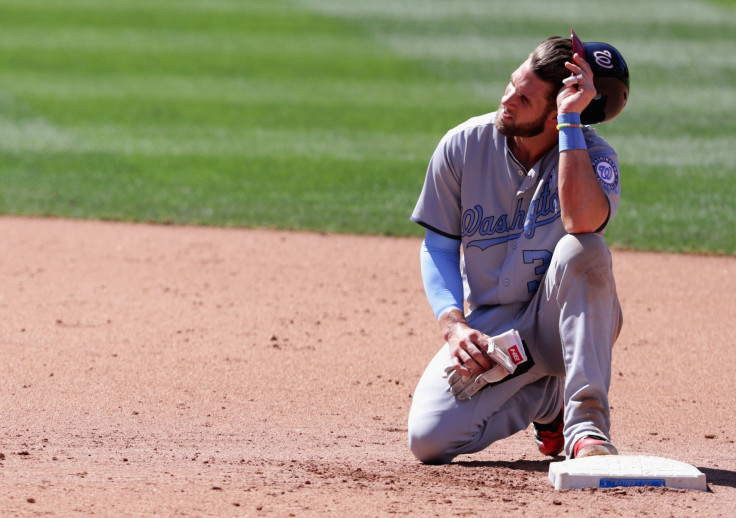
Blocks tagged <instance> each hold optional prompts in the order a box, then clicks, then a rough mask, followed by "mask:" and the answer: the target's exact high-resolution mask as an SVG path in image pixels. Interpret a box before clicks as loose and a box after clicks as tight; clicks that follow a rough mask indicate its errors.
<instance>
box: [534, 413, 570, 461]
mask: <svg viewBox="0 0 736 518" xmlns="http://www.w3.org/2000/svg"><path fill="white" fill-rule="evenodd" d="M563 410H564V409H562V410H560V413H559V414H557V417H555V419H554V421H552V422H551V423H547V424H539V423H532V424H533V425H534V442H536V443H537V446H538V447H539V451H540V452H541V453H542V455H549V456H550V457H555V456H557V455H559V454H560V452H562V450H564V449H565V437H564V436H563V435H562V428H563V426H564V424H565V421H564V417H563Z"/></svg>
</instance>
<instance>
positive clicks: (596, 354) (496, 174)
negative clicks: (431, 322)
mask: <svg viewBox="0 0 736 518" xmlns="http://www.w3.org/2000/svg"><path fill="white" fill-rule="evenodd" d="M628 91H629V73H628V67H627V66H626V63H625V61H624V59H623V57H622V56H621V54H620V53H619V52H618V51H617V50H616V49H615V48H614V47H612V46H611V45H608V44H606V43H585V44H583V43H582V42H580V40H579V39H577V36H575V34H574V33H572V37H571V38H561V37H551V38H548V39H545V40H544V41H542V42H541V43H540V44H539V45H538V46H537V48H536V49H534V51H533V52H532V53H531V54H530V56H529V58H528V59H526V60H525V61H524V62H523V63H522V64H521V66H519V68H517V69H516V70H515V71H513V73H512V74H511V77H510V79H509V82H508V86H507V87H506V91H505V93H504V95H503V97H502V98H501V104H500V106H499V107H498V109H497V110H496V111H495V112H493V113H489V114H486V115H481V116H478V117H474V118H472V119H470V120H468V121H467V122H465V123H463V124H461V125H459V126H457V127H456V128H454V129H452V130H450V131H449V132H448V133H447V134H446V135H445V136H444V137H443V138H442V140H441V141H440V143H439V145H438V146H437V148H436V150H435V152H434V154H433V156H432V158H431V160H430V163H429V167H428V170H427V175H426V179H425V182H424V187H423V189H422V192H421V195H420V197H419V200H418V202H417V204H416V207H415V209H414V212H413V214H412V218H411V219H412V221H415V222H416V223H418V224H420V225H422V226H423V227H424V228H425V238H424V241H423V243H422V248H421V253H420V257H421V271H422V279H423V282H424V287H425V291H426V294H427V298H428V299H429V302H430V305H431V307H432V309H433V311H434V313H435V315H436V317H437V319H438V321H439V326H440V332H441V334H442V337H443V340H444V341H445V344H444V346H443V347H442V348H441V349H440V350H439V352H438V353H437V354H436V355H435V357H434V358H433V359H432V361H431V362H430V363H429V365H428V366H427V368H426V370H425V371H424V373H423V375H422V377H421V379H420V380H419V383H418V385H417V387H416V391H415V394H414V397H413V400H412V406H411V411H410V413H409V423H408V431H409V446H410V448H411V451H412V452H413V453H414V455H415V456H416V457H417V458H418V459H419V460H420V461H422V462H425V463H432V464H440V463H448V462H451V461H452V460H453V459H454V458H455V457H456V456H457V455H460V454H468V453H473V452H477V451H480V450H482V449H484V448H486V447H488V446H489V445H490V444H492V443H494V442H495V441H497V440H499V439H503V438H505V437H509V436H510V435H512V434H514V433H516V432H519V431H521V430H524V429H526V428H527V427H528V426H529V424H530V423H533V425H534V437H535V441H536V443H537V445H538V447H539V450H540V451H541V452H542V453H543V454H545V455H550V456H556V455H559V454H560V453H561V452H562V451H563V450H564V452H565V454H566V456H567V457H568V458H578V457H585V456H589V455H615V454H617V451H616V448H614V446H613V444H611V441H610V407H609V402H608V390H609V386H610V381H611V352H612V348H613V344H614V342H615V340H616V338H617V337H618V334H619V332H620V330H621V325H622V314H621V308H620V304H619V300H618V296H617V294H616V286H615V282H614V278H613V272H612V265H611V254H610V252H609V250H608V248H607V246H606V244H605V242H604V240H603V237H602V234H603V232H604V230H605V228H606V225H607V224H608V223H609V222H610V220H611V218H612V217H613V216H614V214H615V213H616V209H617V207H618V203H619V197H620V192H621V187H620V181H619V164H618V158H617V155H616V153H615V152H614V150H613V149H612V148H611V146H610V145H609V144H608V143H607V142H606V141H605V140H604V139H603V138H601V137H600V136H599V135H598V134H597V132H596V130H595V129H593V128H592V127H591V124H596V123H600V122H604V121H608V120H611V119H612V118H614V117H616V116H617V115H618V114H619V113H620V112H621V110H622V109H623V107H624V106H625V104H626V101H627V98H628ZM466 304H467V308H468V311H467V312H465V311H464V309H465V307H466Z"/></svg>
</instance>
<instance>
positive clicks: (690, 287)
mask: <svg viewBox="0 0 736 518" xmlns="http://www.w3.org/2000/svg"><path fill="white" fill-rule="evenodd" d="M0 236H1V237H2V239H1V240H0V275H1V279H2V289H1V290H0V310H1V311H2V319H0V329H1V333H0V342H1V343H2V346H1V348H0V350H1V351H2V353H1V354H0V389H1V390H2V392H1V394H2V407H1V408H2V416H0V515H2V516H88V515H93V514H94V515H97V516H100V515H101V516H151V515H160V516H298V517H302V516H389V515H410V516H440V517H443V518H445V517H448V516H491V515H492V516H511V517H515V516H519V517H521V516H525V517H530V516H532V517H533V516H539V517H544V518H548V517H551V516H576V517H578V516H590V517H601V516H650V517H661V516H691V515H694V516H708V517H711V516H724V517H726V516H733V514H734V509H736V446H735V445H734V439H736V435H735V434H736V432H735V431H734V430H736V399H735V398H734V392H735V391H736V381H734V375H733V373H734V371H736V359H735V355H734V354H733V352H732V350H733V347H734V344H735V342H736V319H735V318H734V317H735V316H736V315H735V313H734V308H735V307H736V303H735V298H736V259H735V258H733V257H714V256H692V255H690V256H687V255H668V254H658V253H638V252H630V251H622V250H614V251H613V259H614V270H615V273H616V279H617V284H618V290H619V295H620V298H621V302H622V305H623V309H624V321H625V322H624V329H623V332H622V334H621V337H620V338H619V341H618V343H617V344H616V347H615V349H614V364H613V382H612V387H611V402H612V406H613V408H612V421H613V430H612V433H613V442H614V443H615V444H616V446H617V447H618V449H619V451H620V452H621V453H622V454H632V455H655V456H662V457H669V458H673V459H676V460H680V461H683V462H687V463H690V464H693V465H695V466H696V467H698V468H699V469H700V470H701V471H703V472H704V473H705V474H706V476H707V481H708V488H709V490H708V491H707V492H700V491H680V490H671V489H653V488H639V489H637V488H634V489H632V488H627V489H623V488H618V489H606V490H570V491H555V490H554V489H553V487H552V486H551V484H550V482H549V480H548V478H547V472H548V467H549V462H550V461H551V460H553V459H550V458H545V457H543V456H542V455H541V454H539V453H538V451H537V450H536V447H535V446H534V443H533V441H532V435H531V430H526V431H525V432H522V433H519V434H517V435H515V436H513V437H511V438H509V439H507V440H505V441H502V442H499V443H497V444H494V445H492V446H491V447H490V448H488V449H487V450H485V451H483V452H481V453H479V454H476V455H472V456H463V457H461V458H458V459H457V460H456V462H454V463H453V464H451V465H448V466H424V465H421V464H419V463H418V462H417V461H416V460H415V459H414V458H413V456H412V455H411V453H410V452H409V450H408V448H407V445H406V418H407V414H408V411H409V405H410V403H411V396H412V392H413V390H414V386H415V384H416V382H417V380H418V378H419V376H420V374H421V372H422V370H423V368H424V366H425V365H426V363H427V362H428V361H429V359H430V358H431V356H432V355H433V354H434V352H435V351H436V349H437V348H438V347H439V346H440V345H441V344H440V337H439V333H438V329H437V327H436V324H435V322H434V317H433V315H432V313H431V311H430V309H429V306H428V304H427V302H426V300H425V298H424V294H423V290H422V285H421V279H420V275H419V269H418V263H419V261H418V254H419V244H420V240H419V239H416V238H382V237H358V236H344V235H325V234H316V233H295V232H281V231H265V230H242V229H219V228H199V227H173V226H152V225H134V224H125V223H104V222H89V221H68V220H52V219H24V218H0ZM557 460H561V459H557Z"/></svg>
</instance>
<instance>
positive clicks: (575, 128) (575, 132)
mask: <svg viewBox="0 0 736 518" xmlns="http://www.w3.org/2000/svg"><path fill="white" fill-rule="evenodd" d="M557 124H558V126H557V129H558V130H559V131H560V140H559V143H560V153H561V152H563V151H567V150H568V149H587V148H588V146H587V145H586V143H585V136H584V135H583V125H582V124H580V114H579V113H563V114H561V115H558V116H557Z"/></svg>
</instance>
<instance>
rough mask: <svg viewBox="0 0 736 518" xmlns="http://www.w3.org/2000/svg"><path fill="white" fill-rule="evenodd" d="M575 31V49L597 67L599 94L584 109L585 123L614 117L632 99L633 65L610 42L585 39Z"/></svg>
mask: <svg viewBox="0 0 736 518" xmlns="http://www.w3.org/2000/svg"><path fill="white" fill-rule="evenodd" d="M570 33H571V35H572V42H573V43H572V46H573V52H577V53H578V54H580V55H581V56H582V57H583V58H584V59H585V61H587V62H588V64H589V65H590V68H591V69H592V70H593V83H594V84H595V89H596V90H597V92H598V93H597V94H596V96H595V98H593V100H592V101H590V104H589V105H588V107H587V108H585V110H583V113H581V114H580V121H581V122H582V123H583V124H597V123H599V122H604V121H610V120H612V119H614V118H615V117H616V116H617V115H618V114H619V113H621V110H623V109H624V106H626V101H628V99H629V67H628V66H627V65H626V61H624V57H623V56H622V55H621V53H620V52H619V51H618V50H616V48H615V47H614V46H613V45H609V44H608V43H600V42H591V43H583V42H581V41H580V39H579V38H578V37H577V35H576V34H575V33H574V32H573V31H570Z"/></svg>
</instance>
